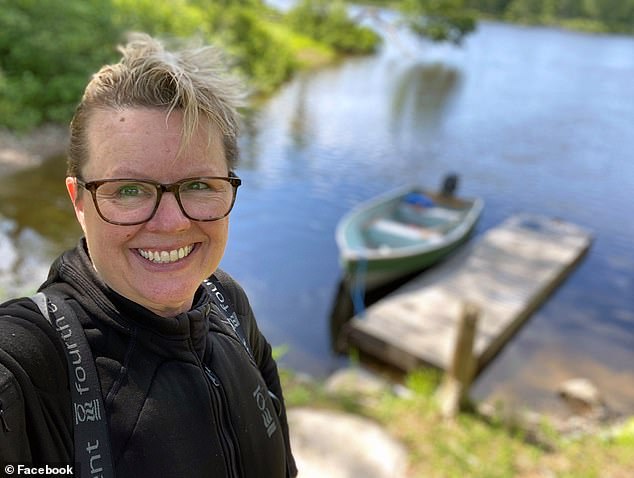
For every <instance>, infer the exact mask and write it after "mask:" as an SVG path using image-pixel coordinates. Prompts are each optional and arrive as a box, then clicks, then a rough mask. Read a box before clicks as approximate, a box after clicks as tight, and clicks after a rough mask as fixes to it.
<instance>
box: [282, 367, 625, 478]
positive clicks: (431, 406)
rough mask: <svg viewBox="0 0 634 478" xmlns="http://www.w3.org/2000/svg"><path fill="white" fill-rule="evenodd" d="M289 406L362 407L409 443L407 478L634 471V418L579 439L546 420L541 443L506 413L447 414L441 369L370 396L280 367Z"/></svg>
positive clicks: (579, 476)
mask: <svg viewBox="0 0 634 478" xmlns="http://www.w3.org/2000/svg"><path fill="white" fill-rule="evenodd" d="M281 375H282V382H283V385H284V390H285V398H286V401H287V405H288V406H289V407H294V406H304V407H306V406H312V407H315V408H332V409H338V410H344V411H348V412H351V413H356V414H359V415H362V416H365V417H368V418H371V419H373V420H376V421H378V422H379V423H381V424H382V425H383V426H384V428H385V429H386V430H387V431H388V432H389V433H390V434H391V435H392V436H394V437H395V438H397V439H399V440H400V441H401V442H402V443H403V444H404V445H405V446H406V448H407V449H408V452H409V462H410V472H409V473H408V477H416V478H418V477H421V478H422V477H424V478H433V477H474V478H479V477H482V478H507V477H508V478H511V477H513V478H515V477H520V478H521V477H525V478H528V477H542V476H548V477H570V478H572V477H575V478H592V477H601V478H602V477H613V478H621V477H623V478H625V477H631V476H633V475H632V470H634V418H633V419H631V420H630V421H629V422H626V424H625V425H624V426H623V427H622V428H621V430H620V431H618V432H617V433H615V434H613V435H611V436H599V435H597V436H586V437H583V438H580V439H576V440H570V439H566V438H565V437H563V436H559V435H558V434H557V433H556V432H555V431H554V429H553V427H552V426H550V425H549V423H548V422H547V421H545V423H544V425H543V426H542V430H541V432H540V435H541V436H542V440H544V438H547V440H545V442H544V441H542V442H536V440H535V439H534V437H531V436H529V433H527V432H525V431H524V430H522V428H521V427H519V426H517V424H513V423H509V422H508V421H506V420H503V419H498V420H496V419H493V420H492V419H485V418H484V417H482V416H480V415H478V414H477V413H475V412H472V413H462V414H460V415H459V416H458V417H456V418H455V419H453V420H447V419H444V418H442V416H441V414H440V412H439V410H438V406H437V403H436V401H435V399H434V393H435V391H436V388H437V386H438V383H439V375H438V374H437V373H434V372H416V373H414V374H412V375H410V376H409V377H408V379H407V388H408V389H409V390H410V391H411V392H412V393H411V394H409V395H407V396H406V397H400V396H396V395H395V394H393V393H391V392H389V391H384V392H381V393H378V394H374V395H372V396H369V395H367V394H361V393H359V392H358V391H357V392H354V393H330V392H327V391H326V390H325V388H324V386H323V384H322V383H319V382H314V381H310V380H306V379H302V378H301V377H298V376H296V375H294V374H293V373H291V372H288V371H282V373H281Z"/></svg>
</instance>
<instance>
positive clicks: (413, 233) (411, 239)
mask: <svg viewBox="0 0 634 478" xmlns="http://www.w3.org/2000/svg"><path fill="white" fill-rule="evenodd" d="M441 236H442V234H441V233H440V232H439V231H436V230H434V229H429V228H426V227H421V226H416V225H414V224H404V223H402V222H398V221H393V220H391V219H383V218H382V219H377V220H375V221H372V223H371V224H370V226H369V227H368V238H369V239H370V241H371V242H372V243H373V244H375V245H376V246H377V247H379V246H388V247H406V246H413V245H415V244H420V243H421V242H424V241H433V240H434V239H438V238H440V237H441Z"/></svg>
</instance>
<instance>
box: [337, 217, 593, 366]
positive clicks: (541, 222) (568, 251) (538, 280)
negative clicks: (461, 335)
mask: <svg viewBox="0 0 634 478" xmlns="http://www.w3.org/2000/svg"><path fill="white" fill-rule="evenodd" d="M591 243H592V234H591V233H590V232H589V231H587V230H585V229H583V228H581V227H579V226H576V225H574V224H571V223H569V222H565V221H561V220H558V219H554V218H548V217H545V216H540V215H530V214H517V215H514V216H511V217H510V218H508V219H507V220H505V221H504V222H503V223H501V224H500V225H498V226H496V227H494V228H492V229H490V230H488V231H487V232H485V233H484V234H483V235H482V237H480V238H478V239H476V240H474V241H472V242H471V243H470V244H469V245H467V246H465V247H464V248H462V250H460V251H459V252H458V253H456V254H455V255H453V256H452V257H451V258H450V259H448V260H447V261H445V262H444V263H442V264H440V265H439V266H437V267H436V268H434V269H432V270H430V271H428V272H426V273H423V274H421V275H419V276H418V277H415V278H414V279H413V280H412V281H410V282H408V283H407V284H405V285H404V286H402V287H400V288H399V289H397V290H396V291H395V292H393V293H391V294H390V295H388V296H387V297H385V298H383V299H381V300H380V301H379V302H377V303H375V304H373V305H372V306H370V307H368V308H367V309H366V310H365V311H364V312H363V314H362V315H360V316H356V317H354V318H352V319H351V321H350V322H349V323H348V324H347V325H346V327H344V329H343V331H342V333H343V334H344V338H345V340H346V341H347V342H348V344H349V345H351V346H353V347H355V348H357V349H359V350H360V351H362V352H364V353H367V354H369V355H370V356H373V357H375V358H378V359H380V360H382V361H384V362H387V363H390V364H392V365H394V366H396V367H398V368H400V369H403V370H406V371H408V370H412V369H414V368H416V367H419V366H421V365H431V366H434V367H437V368H440V369H443V370H446V369H447V367H448V366H449V364H450V361H451V357H452V353H453V347H454V342H455V339H456V332H457V323H458V320H459V318H460V313H461V309H462V304H463V303H464V302H465V301H468V302H472V303H474V304H476V305H477V306H478V307H479V308H480V317H479V321H478V328H477V332H476V338H475V343H474V354H475V357H476V361H477V367H478V371H481V370H482V369H483V368H484V367H485V366H486V365H487V363H488V362H490V360H491V359H492V358H493V357H494V356H495V355H496V354H497V353H498V352H499V351H500V350H501V349H502V348H503V347H504V345H505V344H506V343H507V342H508V341H509V340H510V338H511V337H512V336H513V334H514V333H515V332H516V331H517V330H518V329H519V328H520V327H521V326H522V325H523V324H524V323H525V322H526V320H527V319H528V318H529V317H530V316H531V314H532V313H533V312H534V311H535V310H536V309H537V308H538V307H539V306H540V305H542V304H543V302H544V301H545V300H546V299H547V298H548V296H549V295H550V294H551V293H552V292H553V291H554V290H555V288H556V287H557V286H558V285H559V284H561V282H562V281H563V280H564V279H565V278H566V277H567V276H568V275H569V274H570V272H571V271H572V270H573V269H574V268H575V266H576V265H577V264H578V263H579V261H580V260H581V259H582V258H583V257H584V255H585V254H586V252H587V251H588V249H589V247H590V245H591Z"/></svg>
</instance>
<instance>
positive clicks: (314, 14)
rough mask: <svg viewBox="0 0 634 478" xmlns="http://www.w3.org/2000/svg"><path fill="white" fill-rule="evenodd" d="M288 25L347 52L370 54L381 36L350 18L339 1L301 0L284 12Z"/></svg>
mask: <svg viewBox="0 0 634 478" xmlns="http://www.w3.org/2000/svg"><path fill="white" fill-rule="evenodd" d="M286 19H287V22H288V24H289V25H290V26H291V28H293V29H295V30H296V31H298V32H301V33H303V34H306V35H309V36H311V37H313V38H315V39H317V40H319V41H322V42H324V43H326V44H327V45H329V46H331V47H332V48H334V49H335V50H338V51H340V52H342V53H348V54H361V53H372V52H374V51H375V50H376V48H377V46H378V45H379V42H380V37H379V36H378V35H377V34H376V33H375V32H374V31H372V30H370V29H368V28H365V27H361V26H359V25H357V24H356V23H354V22H353V21H352V20H351V19H350V18H349V17H348V13H347V10H346V7H345V5H344V4H343V3H342V2H340V1H334V2H330V1H327V0H302V1H300V2H299V3H298V4H297V5H296V6H295V7H294V8H293V9H291V10H290V11H289V12H288V14H287V17H286Z"/></svg>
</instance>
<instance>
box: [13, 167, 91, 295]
mask: <svg viewBox="0 0 634 478" xmlns="http://www.w3.org/2000/svg"><path fill="white" fill-rule="evenodd" d="M64 177H65V165H64V158H53V159H50V160H48V161H46V162H45V163H44V164H42V165H41V166H39V167H36V168H28V169H21V170H19V171H17V172H14V173H12V174H6V175H4V176H0V254H1V256H2V257H3V260H2V261H0V297H2V296H9V295H13V294H20V293H27V292H29V291H32V290H33V288H34V287H35V286H36V285H37V284H38V283H39V281H41V280H42V279H44V278H45V275H46V272H47V270H48V266H49V264H50V261H51V259H52V258H53V257H55V256H56V255H57V254H58V253H59V252H61V251H62V250H64V249H66V248H69V247H72V246H73V245H74V244H75V243H76V242H77V238H78V237H79V234H80V229H79V226H78V225H77V224H76V222H75V217H74V213H73V210H72V207H71V204H70V201H69V199H68V197H67V195H66V190H65V188H64Z"/></svg>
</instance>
